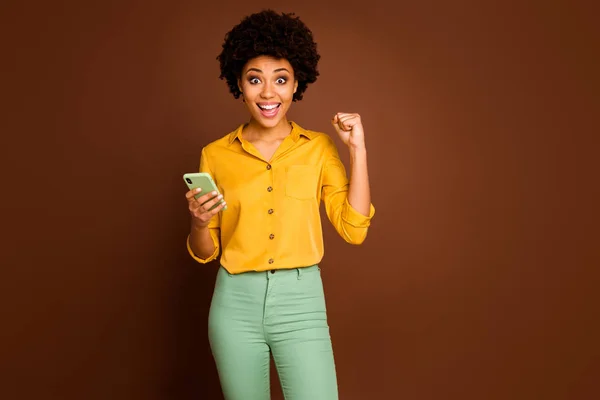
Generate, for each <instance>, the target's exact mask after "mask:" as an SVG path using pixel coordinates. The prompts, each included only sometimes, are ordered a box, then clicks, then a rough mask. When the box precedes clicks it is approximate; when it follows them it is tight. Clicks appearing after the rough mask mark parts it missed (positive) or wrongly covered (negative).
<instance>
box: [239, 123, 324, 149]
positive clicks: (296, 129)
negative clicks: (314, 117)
mask: <svg viewBox="0 0 600 400" xmlns="http://www.w3.org/2000/svg"><path fill="white" fill-rule="evenodd" d="M290 124H291V125H292V132H291V133H290V136H291V137H292V140H294V142H297V141H298V139H300V136H304V137H305V138H307V139H308V140H312V139H313V138H314V137H315V134H314V132H312V131H308V130H306V129H304V128H302V127H301V126H300V125H298V124H297V123H295V122H294V121H290ZM244 126H246V124H242V125H240V126H239V127H238V128H237V129H236V130H234V131H233V132H231V133H230V134H229V145H232V144H233V142H235V139H238V140H239V141H240V143H241V142H242V130H243V129H244Z"/></svg>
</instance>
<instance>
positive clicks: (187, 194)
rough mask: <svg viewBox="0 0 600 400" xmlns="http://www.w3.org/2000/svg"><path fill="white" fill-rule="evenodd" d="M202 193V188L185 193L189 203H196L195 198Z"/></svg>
mask: <svg viewBox="0 0 600 400" xmlns="http://www.w3.org/2000/svg"><path fill="white" fill-rule="evenodd" d="M201 191H202V188H196V189H191V190H189V191H187V192H186V193H185V198H186V199H187V201H188V202H192V201H195V199H194V196H195V195H197V194H198V193H200V192H201Z"/></svg>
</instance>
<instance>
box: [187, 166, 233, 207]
mask: <svg viewBox="0 0 600 400" xmlns="http://www.w3.org/2000/svg"><path fill="white" fill-rule="evenodd" d="M183 181H184V182H185V184H186V185H187V187H188V189H190V190H192V189H196V188H202V191H201V192H200V193H198V194H197V195H195V196H194V197H195V198H196V199H197V198H198V197H200V196H203V195H205V194H207V193H210V192H212V191H215V192H217V193H220V192H219V189H217V185H216V184H215V181H213V179H212V177H211V176H210V174H208V173H206V172H193V173H187V174H183ZM223 201H224V200H223V199H221V201H220V202H218V203H217V204H215V205H214V206H213V207H212V208H211V210H212V209H213V208H215V207H217V206H218V205H219V204H220V203H222V202H223ZM223 210H227V206H225V207H223Z"/></svg>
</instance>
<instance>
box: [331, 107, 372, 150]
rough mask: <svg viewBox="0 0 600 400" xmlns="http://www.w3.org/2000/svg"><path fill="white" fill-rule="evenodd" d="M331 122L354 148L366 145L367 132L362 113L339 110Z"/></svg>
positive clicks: (346, 142) (341, 136) (343, 140)
mask: <svg viewBox="0 0 600 400" xmlns="http://www.w3.org/2000/svg"><path fill="white" fill-rule="evenodd" d="M331 123H332V124H333V126H334V128H335V130H336V131H337V133H338V135H339V136H340V139H342V142H344V144H345V145H347V146H348V147H350V148H354V149H362V148H364V147H365V132H364V130H363V125H362V121H361V119H360V115H358V114H351V113H342V112H339V113H337V114H335V115H334V116H333V119H332V120H331Z"/></svg>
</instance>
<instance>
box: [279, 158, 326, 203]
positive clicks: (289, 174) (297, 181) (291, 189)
mask: <svg viewBox="0 0 600 400" xmlns="http://www.w3.org/2000/svg"><path fill="white" fill-rule="evenodd" d="M285 174H286V176H285V178H286V179H285V194H286V196H288V197H293V198H295V199H299V200H309V199H316V198H317V190H318V185H319V169H318V168H317V167H315V166H314V165H290V166H289V167H287V168H286V170H285Z"/></svg>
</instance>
